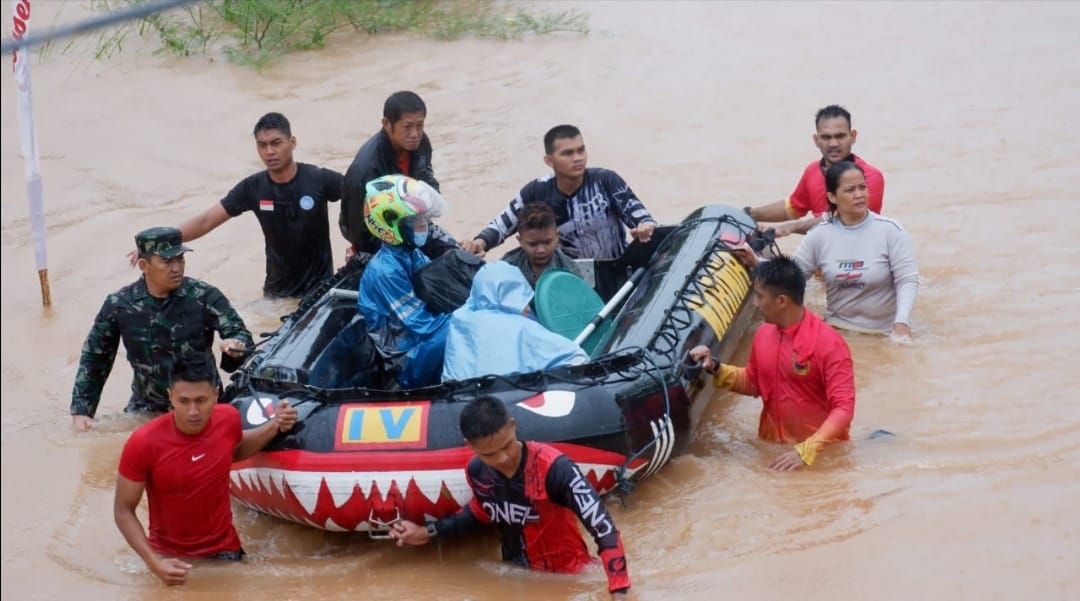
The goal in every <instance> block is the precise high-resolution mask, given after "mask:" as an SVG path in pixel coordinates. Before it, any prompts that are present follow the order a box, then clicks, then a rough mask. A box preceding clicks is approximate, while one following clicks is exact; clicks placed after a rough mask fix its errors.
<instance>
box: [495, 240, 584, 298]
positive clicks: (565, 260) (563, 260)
mask: <svg viewBox="0 0 1080 601" xmlns="http://www.w3.org/2000/svg"><path fill="white" fill-rule="evenodd" d="M502 260H503V261H506V262H507V263H509V264H511V265H513V266H514V267H517V268H518V269H520V270H521V273H522V274H524V276H525V279H526V280H527V281H528V282H529V286H532V287H533V289H535V288H536V280H539V279H540V277H539V276H535V277H534V276H533V270H532V265H530V264H529V255H527V254H525V251H524V250H523V249H521V248H515V249H514V250H512V251H510V252H508V253H506V254H505V255H503V258H502ZM548 269H565V270H567V271H571V272H573V273H575V274H577V275H579V276H580V275H581V271H580V270H579V269H578V267H577V264H575V263H574V260H573V259H571V258H570V257H569V256H567V254H566V253H564V252H563V251H562V249H561V248H556V249H555V254H554V256H552V257H551V262H550V263H548V265H547V267H545V268H544V271H541V272H540V275H544V272H546V271H547V270H548Z"/></svg>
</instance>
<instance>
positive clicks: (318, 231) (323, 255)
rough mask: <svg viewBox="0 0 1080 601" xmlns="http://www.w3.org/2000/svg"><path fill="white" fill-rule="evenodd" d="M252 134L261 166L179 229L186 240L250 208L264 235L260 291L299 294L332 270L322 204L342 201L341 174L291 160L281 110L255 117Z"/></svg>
mask: <svg viewBox="0 0 1080 601" xmlns="http://www.w3.org/2000/svg"><path fill="white" fill-rule="evenodd" d="M254 135H255V150H257V151H258V153H259V158H260V159H261V160H262V162H263V165H265V166H266V169H265V170H264V171H260V172H258V173H254V174H252V175H249V176H248V177H246V178H244V179H243V180H242V181H241V182H240V183H238V184H236V186H234V187H233V189H232V190H230V191H229V193H228V194H226V195H225V198H222V199H221V201H220V202H216V203H214V204H213V205H212V206H211V207H210V208H208V209H207V210H205V211H203V212H202V213H199V214H198V215H196V216H194V217H192V218H191V219H188V220H187V221H185V222H184V223H183V224H182V225H181V226H180V231H181V232H182V234H183V240H184V242H190V241H192V240H195V239H196V238H200V237H202V236H204V235H206V234H207V233H209V232H210V231H212V230H214V229H215V228H217V227H218V226H219V225H221V224H223V223H225V222H226V221H228V220H229V219H231V218H233V217H236V216H237V215H240V214H241V213H244V212H247V211H251V212H253V213H254V214H255V217H256V218H258V220H259V226H260V227H261V228H262V232H263V238H265V252H266V279H265V280H264V281H263V294H264V295H266V296H268V297H275V298H300V297H303V296H304V295H306V294H307V293H308V292H310V291H311V290H312V289H313V288H314V287H315V286H317V285H318V284H319V283H320V282H322V281H323V280H325V279H326V278H328V277H330V276H331V275H332V274H333V272H334V254H333V250H332V249H331V247H330V217H329V215H328V214H327V206H326V205H327V203H329V202H335V201H337V200H340V199H341V182H342V175H341V174H340V173H338V172H337V171H333V170H330V169H326V168H324V167H316V166H315V165H309V164H307V163H297V162H296V161H294V160H293V151H295V150H296V136H293V135H292V126H291V125H290V124H289V120H288V119H286V118H285V115H282V114H281V113H267V114H265V115H263V116H262V117H260V118H259V120H258V121H257V122H256V123H255V130H254Z"/></svg>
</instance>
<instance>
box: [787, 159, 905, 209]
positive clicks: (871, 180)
mask: <svg viewBox="0 0 1080 601" xmlns="http://www.w3.org/2000/svg"><path fill="white" fill-rule="evenodd" d="M850 160H852V161H853V162H854V163H855V164H856V165H858V166H859V167H862V170H863V174H864V175H865V176H866V192H867V199H866V200H867V205H868V206H869V209H870V210H871V211H873V212H875V213H877V214H878V215H881V204H882V201H883V200H882V199H883V198H884V196H885V176H883V175H882V174H881V172H880V171H878V170H877V168H875V167H874V166H873V165H871V164H869V163H867V162H866V161H864V160H862V159H861V158H859V157H858V156H856V155H851V157H850ZM787 212H788V216H790V217H791V218H792V219H798V218H800V217H802V216H803V215H806V214H807V213H813V214H814V215H821V214H822V213H828V212H829V195H828V193H827V192H826V191H825V169H823V168H822V163H821V161H814V162H812V163H810V164H809V165H807V166H806V169H805V170H804V171H803V174H802V178H800V179H799V183H798V184H797V185H796V186H795V191H794V192H792V193H791V196H789V197H788V199H787Z"/></svg>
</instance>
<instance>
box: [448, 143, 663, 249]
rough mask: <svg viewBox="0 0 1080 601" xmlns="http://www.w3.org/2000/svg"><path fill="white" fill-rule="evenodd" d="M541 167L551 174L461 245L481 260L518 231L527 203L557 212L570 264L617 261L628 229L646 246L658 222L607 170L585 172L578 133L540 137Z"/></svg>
mask: <svg viewBox="0 0 1080 601" xmlns="http://www.w3.org/2000/svg"><path fill="white" fill-rule="evenodd" d="M544 162H545V163H547V165H548V166H549V167H551V169H552V171H553V173H552V174H551V175H548V176H546V177H542V178H540V179H537V180H535V181H532V182H529V183H528V184H526V185H525V187H524V188H522V189H521V191H520V192H518V195H517V196H515V197H514V199H513V200H511V201H510V205H509V206H508V207H506V209H505V210H504V211H503V212H502V213H500V214H499V215H498V216H497V217H495V218H494V219H492V220H491V222H490V223H488V224H487V227H485V228H484V229H483V230H482V231H481V232H480V233H479V234H477V235H476V238H474V239H473V240H469V241H466V242H462V243H461V247H462V248H464V249H465V250H467V251H469V252H471V253H475V254H477V255H483V254H484V253H485V252H486V251H489V250H491V249H493V248H495V247H496V246H498V245H500V244H502V243H503V241H504V240H506V239H507V238H508V237H510V236H511V235H513V234H514V233H515V232H517V230H518V218H517V213H518V211H520V210H521V209H522V208H523V207H524V206H525V204H526V203H529V202H543V203H546V204H547V205H549V206H550V207H551V209H552V210H553V211H555V218H556V221H557V223H558V226H559V243H560V247H561V248H562V251H563V252H565V253H566V254H567V255H568V256H569V257H570V258H572V259H617V258H619V257H621V256H622V254H623V252H624V251H625V250H626V246H627V242H626V229H625V228H630V235H631V236H632V237H633V238H634V239H635V240H639V241H641V242H648V241H649V240H650V239H651V238H652V234H653V231H654V230H655V229H656V220H655V219H653V217H652V215H650V214H649V211H648V210H647V209H646V208H645V205H643V204H642V203H641V201H640V200H639V199H638V197H637V196H636V195H634V191H633V190H631V189H630V186H629V184H627V183H626V181H625V180H623V178H621V177H619V174H618V173H615V172H614V171H610V170H608V169H599V168H595V167H594V168H586V166H585V165H586V163H587V162H588V155H587V154H586V153H585V142H584V141H582V139H581V131H579V130H578V128H576V127H574V126H573V125H556V126H555V127H553V128H551V129H550V130H548V132H547V134H545V135H544Z"/></svg>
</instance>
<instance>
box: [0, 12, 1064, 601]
mask: <svg viewBox="0 0 1080 601" xmlns="http://www.w3.org/2000/svg"><path fill="white" fill-rule="evenodd" d="M39 4H41V3H35V5H39ZM545 6H548V7H554V8H556V9H560V10H565V9H567V8H571V7H575V8H578V9H580V10H583V11H585V12H587V13H588V14H589V24H590V28H591V31H590V33H589V34H587V35H580V34H555V35H550V36H543V37H536V38H529V39H525V40H521V41H509V42H504V41H479V40H466V41H458V42H436V41H427V40H417V39H412V38H408V37H395V36H388V37H377V38H359V39H352V38H347V39H341V40H337V41H335V43H332V44H331V45H330V47H329V48H328V49H326V50H324V51H319V52H312V53H307V54H303V55H297V56H294V57H290V58H288V59H286V60H285V61H283V62H282V63H280V64H278V65H276V66H274V67H273V68H271V69H269V70H267V71H266V72H264V73H263V74H261V75H260V74H256V73H254V72H252V71H250V70H248V69H245V68H243V67H238V66H235V65H231V64H229V63H227V62H223V61H220V60H215V61H210V60H208V59H206V58H203V57H198V58H189V59H184V60H181V59H171V58H168V57H163V56H155V55H153V54H151V53H150V52H148V51H142V50H140V49H139V48H138V47H137V46H138V45H137V44H135V46H136V47H135V48H132V49H129V50H128V51H126V52H125V53H123V54H121V55H119V56H116V57H113V58H111V59H108V60H102V61H94V60H92V59H90V58H87V57H86V56H83V55H80V54H79V53H69V54H59V53H55V52H54V53H53V54H52V55H51V56H49V57H48V59H47V60H45V61H38V60H36V58H35V62H34V65H33V67H34V73H33V77H34V89H35V103H36V117H37V121H38V140H39V144H40V148H41V153H42V170H43V176H44V183H45V194H46V210H47V215H46V220H47V224H48V241H49V266H50V271H49V273H50V277H51V281H52V294H53V301H54V306H53V307H52V309H51V310H47V311H46V310H43V309H42V308H41V306H40V298H39V295H38V286H37V281H36V274H35V268H34V261H33V253H32V246H31V242H30V233H29V220H28V215H27V209H26V202H25V188H24V180H23V164H22V159H21V153H20V150H19V141H18V136H17V131H18V127H17V120H16V110H15V94H14V91H15V90H14V88H15V86H14V84H13V81H12V78H11V77H10V76H8V75H5V76H4V77H3V78H0V79H2V82H3V94H2V99H3V110H2V114H0V118H2V125H3V134H2V155H0V174H2V176H3V177H2V185H3V188H2V192H3V194H2V197H3V210H2V213H0V227H2V239H0V251H2V260H3V269H2V276H0V277H2V290H3V296H2V298H3V305H2V321H3V328H2V330H0V337H2V345H3V346H2V356H3V361H2V371H0V379H2V385H3V411H2V434H3V439H2V457H3V494H2V503H3V514H2V524H3V526H2V527H3V537H2V538H3V575H4V578H3V585H2V587H3V598H4V599H5V600H7V599H11V600H23V599H33V600H38V599H40V600H51V599H63V600H67V599H75V598H78V599H85V600H110V601H111V600H116V601H126V600H149V601H156V600H172V599H185V600H186V599H198V600H206V601H211V600H212V601H229V600H240V599H244V600H248V599H254V598H266V599H290V600H295V601H313V600H323V599H378V600H391V599H395V600H396V599H445V600H462V599H470V600H489V599H490V600H496V599H498V600H501V599H518V600H520V601H531V600H547V599H571V600H574V601H584V600H588V599H607V598H608V595H607V593H606V592H605V589H606V583H605V580H604V577H603V574H602V573H601V572H600V571H599V570H598V569H597V570H595V571H593V572H588V573H586V574H584V575H581V576H576V577H564V576H551V575H541V574H530V573H526V572H523V571H521V570H517V569H513V568H509V567H507V566H505V565H503V564H502V563H500V562H499V561H498V545H497V542H496V539H495V537H494V536H493V535H490V534H489V535H480V536H477V537H474V538H472V539H470V540H460V541H458V540H455V541H453V542H448V541H444V542H443V543H442V544H441V545H440V546H432V547H429V548H421V549H397V548H394V547H392V546H390V545H388V544H386V543H379V542H375V541H369V540H367V537H366V536H364V535H343V534H334V533H325V532H321V531H317V530H314V529H310V528H305V527H302V526H297V525H294V524H289V523H285V522H282V521H280V520H277V519H274V518H270V517H266V516H261V515H258V514H255V513H253V512H250V511H249V510H247V509H243V508H240V507H237V508H236V512H237V516H236V519H237V524H238V527H239V529H240V534H241V537H242V538H243V539H244V541H245V547H246V548H247V550H248V552H249V554H250V556H249V559H248V561H247V562H246V563H245V564H244V565H242V566H221V565H211V564H205V565H202V564H200V565H198V566H197V567H196V569H195V570H194V571H193V573H192V577H191V580H190V582H189V583H188V584H187V585H186V586H184V587H183V588H180V589H168V588H166V587H164V586H163V585H161V584H160V583H158V581H157V579H156V578H155V577H154V576H153V575H152V574H150V573H149V572H148V571H147V570H146V568H145V566H144V565H143V563H142V561H141V560H140V559H139V558H138V556H137V555H135V554H134V553H133V552H132V551H131V550H130V549H129V548H128V547H127V545H126V544H125V543H124V540H123V538H122V537H121V536H120V534H119V532H118V531H117V530H116V528H115V526H114V524H113V518H112V487H113V484H114V481H115V473H116V464H117V459H118V457H119V453H120V449H121V447H122V445H123V442H124V440H125V439H126V436H127V434H128V433H129V432H130V431H131V430H132V429H133V428H135V427H136V426H137V425H138V424H139V423H140V420H139V419H137V418H132V417H130V416H125V415H123V413H122V409H123V406H124V404H125V402H126V400H127V387H128V383H129V382H130V369H129V368H128V366H127V364H126V362H125V361H124V360H123V355H122V354H121V355H120V357H118V361H117V365H116V368H115V369H114V370H113V375H112V377H111V378H110V380H109V383H108V385H107V386H106V389H105V395H104V397H103V401H102V407H101V409H100V411H99V414H98V418H97V419H96V420H95V428H94V430H93V431H92V432H90V433H87V434H79V435H76V434H74V433H72V432H71V430H70V417H69V415H68V405H69V402H70V393H71V385H72V381H73V378H74V374H75V368H76V364H77V361H78V355H79V350H80V347H81V344H82V340H83V338H84V336H85V335H86V332H87V330H88V328H89V326H90V324H91V321H92V319H93V317H94V315H95V313H96V311H97V309H98V307H99V306H100V304H101V302H102V301H103V299H104V298H105V295H106V294H107V293H108V292H110V291H112V290H115V289H117V288H119V287H121V286H123V285H125V284H127V283H129V282H130V281H132V280H134V279H135V278H136V273H137V272H136V271H134V270H132V269H131V268H130V267H129V266H128V265H127V261H126V259H125V256H124V255H125V253H126V252H127V251H128V250H129V249H130V248H131V246H132V236H133V235H134V234H135V232H137V231H138V230H141V229H143V228H145V227H149V226H152V225H163V224H178V223H180V222H181V221H182V220H183V219H185V218H186V217H188V216H190V215H192V214H194V213H195V212H198V211H201V210H203V209H205V208H206V207H208V206H210V204H211V203H214V202H216V201H217V200H218V199H220V198H221V196H222V195H223V194H224V193H225V192H227V191H228V190H229V189H230V188H231V187H232V186H233V185H234V184H235V183H236V182H237V181H239V180H240V179H241V178H242V177H244V176H246V175H247V174H249V173H251V172H253V171H255V170H257V169H258V168H259V167H260V164H259V162H258V157H257V155H256V153H255V148H254V145H253V144H252V139H251V133H250V132H251V129H252V126H253V125H254V122H255V120H256V119H257V118H258V117H259V116H260V115H261V114H263V113H265V112H267V111H271V110H278V111H281V112H283V113H285V114H286V115H287V116H288V117H289V118H290V120H291V121H292V125H293V131H294V133H295V135H296V136H297V138H298V142H299V146H298V149H297V152H296V158H297V159H298V160H300V161H304V162H311V163H316V164H320V165H324V166H327V167H330V168H334V169H337V170H341V171H344V170H345V169H346V167H347V166H348V163H349V161H350V160H351V158H352V156H353V154H354V153H355V151H356V149H357V147H358V146H359V145H360V144H361V143H362V142H363V141H364V140H365V139H367V137H368V136H370V135H371V134H372V133H374V132H375V131H376V129H377V128H378V127H379V117H380V116H381V108H382V102H383V100H384V99H385V97H386V96H387V95H388V94H389V93H391V92H393V91H396V90H398V89H413V90H415V91H417V92H419V93H420V94H421V95H422V96H423V97H424V99H425V101H426V102H427V105H428V118H427V130H428V133H429V135H430V136H431V139H432V142H433V144H434V146H435V167H436V170H437V174H438V176H439V179H440V180H441V182H442V184H443V192H444V194H445V196H446V198H447V199H448V201H449V202H450V203H451V213H450V215H449V216H448V217H447V218H445V219H443V220H442V223H443V225H444V226H446V227H447V228H448V229H449V230H450V231H451V232H452V233H454V234H455V235H457V236H459V237H465V236H471V235H473V234H475V233H476V232H477V231H479V229H480V228H481V227H482V226H483V224H484V223H485V222H486V221H487V220H488V219H489V218H490V217H491V216H493V215H494V214H495V213H496V212H498V211H499V210H500V209H501V208H502V207H503V206H505V203H506V202H507V201H508V200H509V199H510V198H511V197H512V196H513V195H514V194H515V193H516V191H517V190H518V189H519V188H520V187H521V186H522V185H523V184H524V183H525V182H526V181H528V180H529V179H530V178H533V177H536V176H538V175H541V174H543V173H544V172H545V166H544V164H543V162H542V160H541V159H542V153H543V149H542V144H541V136H542V135H543V133H544V131H546V130H547V129H548V128H549V127H551V126H552V125H555V124H557V123H562V122H568V123H574V124H577V125H578V126H580V127H581V128H582V130H583V132H584V137H585V140H586V143H587V145H588V150H589V155H590V156H589V160H590V164H591V165H592V166H603V167H608V168H612V169H615V170H617V171H618V172H619V173H620V174H621V175H622V176H623V177H625V178H626V179H627V181H628V182H630V184H631V185H632V186H633V188H634V190H635V191H636V192H637V193H638V195H639V196H640V197H641V198H642V199H643V200H644V202H645V203H646V205H647V206H648V207H649V208H650V210H651V211H652V212H653V214H654V215H656V216H657V217H658V218H659V219H660V220H661V221H663V222H667V223H672V222H676V221H678V220H680V219H682V218H683V217H684V216H685V215H686V214H688V213H689V212H690V211H691V210H693V209H694V208H696V207H698V206H700V205H703V204H709V203H722V204H730V205H733V206H737V207H741V206H744V205H747V204H763V203H765V202H770V201H773V200H776V199H780V198H783V197H784V196H786V195H787V194H789V193H790V192H791V190H792V189H793V188H794V186H795V183H796V181H797V180H798V177H799V175H800V174H801V171H802V169H803V168H804V167H805V165H806V164H807V162H809V161H810V160H813V159H815V158H816V157H817V156H818V154H817V150H816V148H815V147H814V146H813V144H812V142H811V134H812V133H813V115H814V113H815V111H816V110H817V109H818V108H820V107H822V106H824V105H826V104H830V103H840V104H843V105H845V106H847V107H848V108H849V109H850V110H851V111H852V113H853V115H854V119H853V121H854V127H855V128H856V129H857V130H858V132H859V134H858V139H857V142H856V145H855V151H856V152H857V153H859V154H860V155H861V156H863V157H864V158H866V159H867V160H868V161H869V162H871V163H873V164H874V165H875V166H877V167H879V168H880V169H881V170H882V171H883V172H884V174H885V178H886V194H885V209H884V212H885V213H886V214H887V215H888V216H890V217H893V218H895V219H898V220H899V221H900V222H902V223H903V224H904V225H905V227H906V228H907V230H908V231H909V233H910V234H911V236H912V238H913V239H914V241H915V243H916V246H917V253H918V259H919V263H920V272H921V275H922V287H921V289H920V293H919V299H918V304H917V306H916V309H915V318H914V319H915V324H914V325H915V329H916V339H915V342H914V343H913V344H910V345H897V344H892V343H889V342H886V341H883V340H880V339H877V338H872V337H866V336H850V337H849V338H848V342H849V344H850V346H851V348H852V351H853V354H854V358H855V365H856V377H857V385H858V405H857V410H856V416H855V422H854V425H853V427H852V437H853V439H854V442H853V443H852V444H849V445H845V446H843V447H838V448H835V449H830V450H829V451H828V452H827V453H826V454H825V456H824V458H823V459H822V460H821V461H820V463H819V464H816V465H815V466H814V468H813V469H811V470H806V471H804V472H800V473H794V474H774V473H771V472H769V471H767V470H766V469H765V466H766V465H767V463H768V461H769V460H770V459H771V458H772V457H773V456H775V455H776V454H777V448H776V447H774V446H773V445H770V444H765V443H761V442H759V441H758V440H757V439H756V423H757V415H758V411H759V408H760V402H759V401H757V400H756V399H748V398H741V397H737V396H734V395H727V394H720V395H717V396H715V397H714V398H713V399H712V401H711V403H710V404H709V407H708V409H707V410H706V412H705V415H704V417H703V419H702V421H701V423H700V425H699V427H698V429H697V430H696V431H695V433H694V437H693V440H692V442H691V443H690V444H689V445H688V448H687V449H686V451H685V453H684V454H683V455H682V456H680V457H678V458H677V459H675V460H674V461H673V462H672V463H671V464H670V465H668V466H667V467H665V468H664V469H663V470H662V471H661V472H660V473H659V474H657V475H656V476H654V477H653V478H651V479H649V480H647V481H646V482H644V483H642V484H641V485H640V486H638V487H637V489H636V491H635V492H634V494H633V495H632V496H631V497H630V498H629V499H628V503H627V505H628V506H627V507H623V506H622V505H621V504H619V503H618V502H614V501H613V502H611V503H610V504H609V506H610V509H611V511H612V513H613V516H614V518H615V520H616V522H617V524H618V526H619V528H620V530H621V531H622V533H623V540H624V544H625V546H626V550H627V554H628V561H629V565H630V570H631V574H632V577H633V581H634V590H633V594H632V598H634V599H642V600H645V599H650V600H651V599H664V600H666V599H703V600H704V599H719V598H727V599H735V598H742V599H789V598H793V597H796V596H797V597H813V598H833V599H875V600H880V599H910V598H921V599H980V600H985V599H1047V600H1049V599H1062V600H1065V599H1077V598H1080V559H1078V557H1080V509H1078V508H1080V402H1078V401H1080V393H1078V392H1077V389H1078V387H1080V371H1078V370H1077V367H1076V362H1077V359H1078V357H1080V342H1078V336H1080V327H1078V326H1080V317H1078V315H1080V314H1078V312H1077V310H1076V307H1077V304H1078V303H1080V267H1077V266H1078V265H1080V242H1077V238H1076V231H1075V230H1076V227H1075V223H1076V219H1075V214H1076V210H1077V207H1078V206H1080V204H1078V200H1080V198H1078V192H1077V190H1080V168H1078V166H1077V157H1078V156H1080V124H1078V123H1080V121H1078V120H1077V118H1076V110H1077V107H1080V58H1078V57H1080V33H1078V32H1080V4H1077V3H1068V2H1049V3H1029V2H1024V3H967V2H965V3H929V2H927V3H884V2H881V3H878V2H867V3H828V4H818V3H753V4H742V3H729V2H686V3H677V2H671V3H669V2H663V3H659V2H657V3H652V2H618V3H602V2H595V3H594V2H580V3H576V4H569V3H567V4H563V3H552V4H548V5H545ZM56 10H57V7H56V6H53V5H47V4H41V8H40V11H41V12H42V15H41V18H40V19H38V16H37V15H36V14H35V19H36V21H35V23H34V27H35V28H36V30H39V31H40V30H41V29H43V28H45V27H46V26H47V25H48V23H49V22H50V21H51V19H52V16H51V13H50V11H52V12H55V11H56ZM4 16H5V18H8V17H9V16H10V6H5V12H4ZM74 16H75V15H74V14H61V16H60V18H59V19H58V21H63V20H64V18H72V17H74ZM5 22H10V21H5ZM331 219H332V220H333V222H334V224H335V225H334V227H333V230H334V239H335V253H336V254H337V259H338V261H340V260H341V259H343V257H344V249H345V243H344V241H343V240H340V239H339V238H338V237H337V234H336V208H335V209H334V210H333V213H332V215H331ZM796 243H797V240H790V241H788V240H785V241H784V246H785V248H789V249H793V248H794V245H795V244H796ZM192 246H193V248H194V249H195V251H196V252H194V253H192V254H191V255H190V256H189V257H188V261H187V265H188V273H189V275H192V276H195V277H199V278H202V279H205V280H207V281H209V282H211V283H213V284H215V285H216V286H218V287H220V288H221V289H222V290H223V291H224V292H225V293H226V295H227V296H228V297H229V298H230V299H232V301H233V303H234V304H235V305H236V306H237V308H238V309H239V310H240V312H241V314H242V315H243V316H244V318H245V320H246V321H247V322H248V324H249V326H251V329H252V330H253V331H256V332H260V331H269V330H272V329H273V328H274V327H275V323H276V322H277V318H278V316H279V315H281V314H283V313H285V312H287V311H289V310H290V309H291V305H290V304H289V303H288V302H278V301H267V300H263V299H262V298H261V283H262V277H263V249H262V235H261V233H260V231H259V228H258V227H257V225H256V223H255V220H254V219H253V218H251V217H250V216H247V215H245V216H242V217H241V218H238V219H235V220H232V221H230V222H229V223H227V224H226V225H224V226H223V227H221V228H219V229H218V230H217V231H215V232H213V233H212V234H210V235H208V236H207V237H205V238H203V239H200V240H198V241H196V242H194V243H192ZM502 250H504V249H500V251H502ZM811 304H812V306H814V307H815V308H818V309H820V308H821V304H822V296H821V294H820V291H818V292H816V293H812V294H811ZM747 344H748V340H747V341H745V342H744V345H743V349H742V352H741V354H740V356H739V359H740V360H742V359H743V358H744V357H745V354H746V347H747ZM877 429H886V430H889V431H891V432H893V433H895V434H896V436H895V437H891V438H889V437H887V438H882V439H875V440H867V435H869V434H870V433H871V432H873V431H875V430H877ZM590 544H591V543H590Z"/></svg>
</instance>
